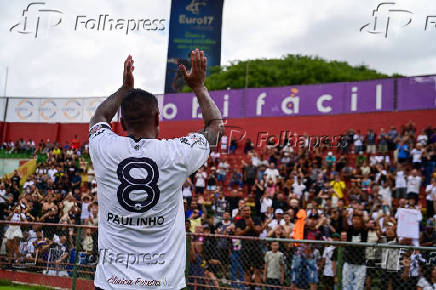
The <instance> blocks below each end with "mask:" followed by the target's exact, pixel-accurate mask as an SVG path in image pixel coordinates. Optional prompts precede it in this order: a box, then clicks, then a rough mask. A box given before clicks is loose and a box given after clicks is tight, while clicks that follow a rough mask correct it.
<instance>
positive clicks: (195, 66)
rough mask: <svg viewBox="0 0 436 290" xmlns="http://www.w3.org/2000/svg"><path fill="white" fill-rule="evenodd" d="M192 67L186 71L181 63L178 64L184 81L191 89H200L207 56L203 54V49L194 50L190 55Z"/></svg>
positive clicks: (203, 78) (204, 77) (202, 83)
mask: <svg viewBox="0 0 436 290" xmlns="http://www.w3.org/2000/svg"><path fill="white" fill-rule="evenodd" d="M191 59H192V68H191V71H190V72H189V73H188V72H187V71H186V67H185V66H184V65H183V64H179V69H180V71H181V72H182V74H183V77H184V78H185V82H186V83H187V84H188V86H189V87H190V88H192V89H202V88H203V87H204V81H205V79H206V66H207V58H206V57H205V56H204V51H202V50H201V51H200V50H198V48H197V49H196V50H194V51H193V52H192V55H191Z"/></svg>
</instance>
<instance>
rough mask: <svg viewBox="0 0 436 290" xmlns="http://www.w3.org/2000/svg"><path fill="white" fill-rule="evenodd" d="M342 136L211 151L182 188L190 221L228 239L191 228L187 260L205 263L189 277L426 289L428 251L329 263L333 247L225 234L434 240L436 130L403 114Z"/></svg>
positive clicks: (345, 256)
mask: <svg viewBox="0 0 436 290" xmlns="http://www.w3.org/2000/svg"><path fill="white" fill-rule="evenodd" d="M339 137H340V138H338V139H337V140H339V141H338V142H337V143H336V144H334V143H332V142H324V143H321V144H317V146H311V145H313V144H310V142H311V141H310V140H309V138H308V137H307V136H306V135H303V136H302V138H303V141H302V142H299V143H298V142H294V141H295V140H291V139H289V140H288V142H287V143H285V144H275V143H274V142H273V140H270V142H268V144H267V146H265V147H263V148H255V147H256V146H254V144H252V143H251V142H250V141H247V143H245V144H244V145H243V148H235V146H234V147H232V149H231V150H229V151H228V152H226V153H227V154H223V151H221V153H217V152H212V154H211V158H210V159H209V161H208V162H207V163H206V164H205V165H204V168H203V169H200V170H199V171H198V172H197V173H196V174H194V175H192V176H191V177H190V178H189V179H188V180H187V181H186V183H185V184H184V186H183V195H184V197H185V212H186V228H187V231H188V232H192V233H198V234H204V233H206V234H209V233H212V234H224V235H229V238H228V239H225V238H211V237H208V236H204V237H203V236H201V235H200V236H198V235H194V236H193V244H194V246H193V247H192V249H191V264H192V263H193V264H197V263H200V264H201V265H202V266H203V267H192V268H190V271H191V275H193V276H195V277H199V276H203V277H205V278H204V281H203V283H206V284H207V282H208V281H212V282H211V283H214V284H216V283H217V281H219V280H220V279H223V280H226V279H230V280H232V281H233V284H232V287H233V288H244V287H245V288H246V289H248V288H249V287H246V286H243V284H242V283H236V282H235V281H245V282H252V283H253V282H254V283H262V282H265V283H268V284H272V285H281V286H283V285H288V286H289V285H292V286H294V287H297V288H300V289H306V288H311V289H316V288H317V287H318V285H323V287H324V288H325V289H334V286H335V284H336V285H338V282H341V283H342V287H343V289H363V288H364V287H366V288H367V289H370V288H371V285H375V284H377V285H378V287H380V288H382V287H385V288H388V289H433V288H428V287H432V286H433V287H434V286H436V284H435V282H436V271H435V269H436V268H435V265H436V251H433V252H431V251H430V252H429V251H418V250H410V249H407V247H406V248H401V249H399V248H392V249H391V248H383V249H382V250H380V249H376V248H364V247H345V248H344V249H343V253H341V255H342V258H341V259H342V261H343V266H342V269H337V268H336V261H337V260H338V249H337V247H335V246H333V245H330V246H329V245H327V246H320V245H319V244H311V245H307V244H302V245H297V244H292V243H283V242H281V243H265V242H262V241H261V240H257V241H253V240H245V239H235V238H232V236H249V237H259V238H262V237H274V238H292V239H306V240H319V241H348V242H357V243H359V242H370V243H388V244H398V245H405V246H406V245H407V246H428V247H433V246H436V231H435V218H436V215H435V209H436V170H435V169H436V129H434V128H432V127H431V126H429V127H427V128H423V129H422V130H420V131H418V130H417V128H416V127H415V125H414V124H413V123H412V122H409V123H408V124H405V125H404V126H402V127H401V128H398V129H397V128H395V127H394V126H392V127H391V128H389V130H384V129H383V128H381V129H380V131H379V132H375V131H374V130H372V129H369V130H368V131H367V132H365V133H364V132H361V131H360V130H357V131H355V130H353V129H350V130H348V131H347V132H345V133H344V134H342V135H341V136H339ZM332 139H333V138H330V139H327V140H332ZM231 144H233V145H235V144H234V143H231ZM236 147H237V145H236ZM259 149H260V150H259ZM403 209H407V210H406V211H403ZM406 213H407V217H406V219H407V220H406V222H407V223H408V224H406V225H405V224H404V220H401V217H402V216H403V215H404V214H406ZM401 223H403V224H402V225H400V224H401ZM405 227H407V228H408V229H409V232H413V234H412V235H410V234H409V233H404V228H405ZM414 230H416V233H414ZM338 277H341V281H338ZM276 287H280V286H276ZM252 288H259V287H252ZM273 289H275V288H273ZM277 289H278V288H277Z"/></svg>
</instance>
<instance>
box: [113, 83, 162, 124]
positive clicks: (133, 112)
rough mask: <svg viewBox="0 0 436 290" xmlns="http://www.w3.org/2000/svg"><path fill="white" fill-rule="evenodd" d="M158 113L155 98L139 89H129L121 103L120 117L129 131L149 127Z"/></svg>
mask: <svg viewBox="0 0 436 290" xmlns="http://www.w3.org/2000/svg"><path fill="white" fill-rule="evenodd" d="M158 112H159V107H158V103H157V99H156V97H155V96H154V95H153V94H150V93H149V92H146V91H144V90H141V89H131V90H130V91H129V92H128V93H127V95H126V96H125V97H124V99H123V101H122V102H121V116H122V117H123V120H124V124H125V125H126V127H127V128H128V129H130V130H140V129H143V128H144V127H147V126H150V125H151V124H153V122H154V120H155V115H156V114H157V113H158Z"/></svg>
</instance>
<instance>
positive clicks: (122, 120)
mask: <svg viewBox="0 0 436 290" xmlns="http://www.w3.org/2000/svg"><path fill="white" fill-rule="evenodd" d="M120 122H121V126H122V127H123V130H124V131H127V126H126V124H125V123H124V119H123V117H121V118H120Z"/></svg>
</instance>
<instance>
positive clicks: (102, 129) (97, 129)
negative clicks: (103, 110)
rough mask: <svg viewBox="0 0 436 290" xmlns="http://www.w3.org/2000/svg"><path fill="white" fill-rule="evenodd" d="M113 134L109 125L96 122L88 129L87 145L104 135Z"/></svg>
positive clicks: (97, 140)
mask: <svg viewBox="0 0 436 290" xmlns="http://www.w3.org/2000/svg"><path fill="white" fill-rule="evenodd" d="M114 134H115V133H114V132H112V129H111V125H109V124H108V123H106V122H98V123H97V124H95V125H94V126H92V127H91V128H90V129H89V145H91V144H92V143H95V142H99V141H101V140H102V139H104V137H105V136H108V135H114Z"/></svg>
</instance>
